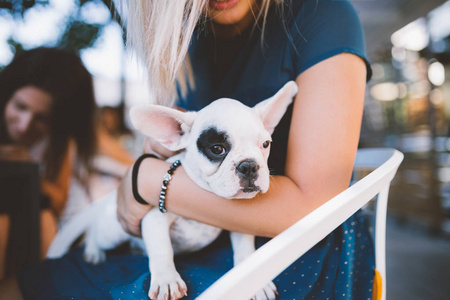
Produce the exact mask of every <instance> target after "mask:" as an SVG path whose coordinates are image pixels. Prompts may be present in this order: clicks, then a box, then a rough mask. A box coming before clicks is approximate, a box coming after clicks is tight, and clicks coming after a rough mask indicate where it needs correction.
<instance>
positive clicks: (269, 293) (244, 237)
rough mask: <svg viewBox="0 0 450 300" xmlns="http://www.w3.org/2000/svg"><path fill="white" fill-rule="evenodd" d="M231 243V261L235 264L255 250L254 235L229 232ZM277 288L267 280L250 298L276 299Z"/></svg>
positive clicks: (256, 299) (260, 299) (257, 299)
mask: <svg viewBox="0 0 450 300" xmlns="http://www.w3.org/2000/svg"><path fill="white" fill-rule="evenodd" d="M230 239H231V245H232V247H233V262H234V265H235V266H237V265H238V264H239V263H241V262H242V261H243V260H245V259H246V258H247V257H249V256H250V255H252V253H253V252H255V250H256V248H255V237H254V236H253V235H250V234H243V233H237V232H231V233H230ZM276 294H277V288H276V286H275V284H274V283H273V282H269V283H268V284H267V285H266V286H265V287H264V288H263V289H262V290H260V291H258V292H257V293H256V295H255V296H254V297H253V298H252V299H255V300H267V299H270V300H272V299H276Z"/></svg>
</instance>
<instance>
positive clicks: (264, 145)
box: [262, 141, 270, 148]
mask: <svg viewBox="0 0 450 300" xmlns="http://www.w3.org/2000/svg"><path fill="white" fill-rule="evenodd" d="M262 146H263V148H267V147H269V146H270V141H265V142H264V143H263V144H262Z"/></svg>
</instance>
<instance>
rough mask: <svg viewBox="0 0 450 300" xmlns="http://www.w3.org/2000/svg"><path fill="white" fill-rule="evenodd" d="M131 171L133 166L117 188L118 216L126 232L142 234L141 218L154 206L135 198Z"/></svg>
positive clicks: (136, 234)
mask: <svg viewBox="0 0 450 300" xmlns="http://www.w3.org/2000/svg"><path fill="white" fill-rule="evenodd" d="M131 173H132V171H131V168H129V169H128V171H127V173H126V174H125V177H123V178H122V181H121V182H120V185H119V187H118V189H117V217H118V218H119V222H120V224H121V225H122V227H123V229H124V230H125V231H126V232H128V233H129V234H131V235H135V236H141V220H142V218H143V217H144V216H145V214H146V213H147V212H148V211H149V210H150V209H152V208H153V206H151V205H142V204H140V203H138V202H137V201H136V200H135V199H134V197H133V193H132V189H131Z"/></svg>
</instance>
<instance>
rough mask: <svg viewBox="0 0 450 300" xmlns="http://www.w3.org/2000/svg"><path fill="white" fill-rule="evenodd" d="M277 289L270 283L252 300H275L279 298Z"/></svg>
mask: <svg viewBox="0 0 450 300" xmlns="http://www.w3.org/2000/svg"><path fill="white" fill-rule="evenodd" d="M277 294H278V292H277V287H276V286H275V284H274V283H273V282H269V283H268V284H267V285H266V286H265V287H264V288H263V289H261V290H259V291H258V292H257V293H256V295H255V296H253V298H252V300H275V299H276V298H277Z"/></svg>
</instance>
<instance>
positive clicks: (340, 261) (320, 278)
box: [19, 211, 374, 300]
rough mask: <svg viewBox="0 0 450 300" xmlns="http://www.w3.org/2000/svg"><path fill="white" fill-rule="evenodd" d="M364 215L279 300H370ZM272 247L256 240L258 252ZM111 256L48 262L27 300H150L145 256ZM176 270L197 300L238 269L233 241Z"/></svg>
mask: <svg viewBox="0 0 450 300" xmlns="http://www.w3.org/2000/svg"><path fill="white" fill-rule="evenodd" d="M368 228H369V227H368V224H367V222H366V218H365V216H364V214H363V213H362V212H361V211H359V212H357V213H356V214H355V215H353V216H352V217H350V218H349V219H348V220H347V221H346V222H344V223H343V224H342V225H341V226H340V227H338V228H337V229H336V230H335V231H334V232H333V233H331V234H330V235H328V236H327V237H326V238H325V239H323V240H322V241H321V242H320V243H318V244H317V245H316V246H315V247H313V248H312V249H311V250H309V251H308V252H307V253H306V254H305V255H303V256H302V257H301V258H300V259H298V260H297V261H296V262H294V263H293V264H292V265H291V266H290V267H289V268H287V269H286V270H285V271H283V272H282V273H281V274H280V275H279V276H278V277H277V278H275V280H274V283H275V285H276V286H277V289H278V292H279V296H278V299H289V300H294V299H320V300H326V299H357V300H362V299H371V295H372V286H373V277H374V248H373V240H372V237H371V235H370V233H369V230H368ZM266 241H267V239H264V238H257V244H258V246H261V245H262V244H264V243H265V242H266ZM123 252H124V251H122V252H120V251H112V252H109V253H108V255H107V261H106V262H105V263H103V264H100V265H98V266H93V265H91V264H88V263H85V262H84V261H83V259H82V255H81V254H82V250H81V249H76V250H74V251H71V252H70V253H68V254H67V255H66V256H64V257H63V258H61V259H55V260H46V261H44V262H42V263H40V264H38V265H36V266H33V267H31V268H29V269H27V270H25V271H24V272H22V273H21V274H20V276H19V285H20V288H21V290H22V293H23V294H24V297H25V299H40V300H44V299H52V300H57V299H61V300H63V299H64V300H66V299H83V300H84V299H96V300H98V299H124V300H128V299H147V292H148V289H149V283H150V276H151V275H150V274H149V271H148V259H147V257H145V256H137V255H132V254H129V252H127V251H125V253H123ZM175 262H176V265H177V269H178V271H179V273H180V274H181V276H182V278H183V279H184V281H185V282H186V284H187V286H188V297H186V298H183V299H195V297H197V296H198V295H199V294H200V293H201V292H203V291H204V290H205V289H206V288H207V287H208V286H210V285H211V284H212V283H213V282H215V281H216V280H217V279H218V278H220V277H221V276H222V275H223V274H225V273H226V272H227V271H228V270H229V269H230V268H232V265H233V255H232V249H231V245H230V241H229V235H228V233H227V232H224V233H223V234H222V235H221V236H220V237H219V238H218V239H217V240H216V241H215V242H214V243H213V244H211V245H210V246H208V247H207V248H205V249H203V250H201V251H198V252H195V253H191V254H187V255H181V256H177V257H176V259H175Z"/></svg>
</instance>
